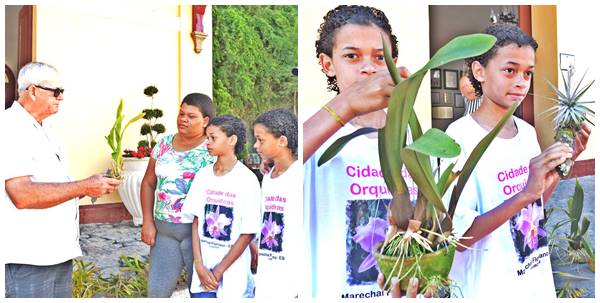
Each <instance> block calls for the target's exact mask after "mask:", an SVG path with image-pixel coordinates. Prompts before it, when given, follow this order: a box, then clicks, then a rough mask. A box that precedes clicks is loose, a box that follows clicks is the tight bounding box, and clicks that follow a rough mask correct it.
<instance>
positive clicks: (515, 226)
mask: <svg viewBox="0 0 600 303" xmlns="http://www.w3.org/2000/svg"><path fill="white" fill-rule="evenodd" d="M545 222H546V220H545V219H544V206H543V205H542V201H541V200H540V199H538V200H536V201H535V202H533V203H531V204H529V205H528V206H527V207H525V208H523V209H522V210H521V212H520V213H518V214H516V215H515V216H513V217H512V218H511V219H510V231H511V234H512V238H513V242H514V245H515V251H516V252H517V256H518V259H519V262H520V263H523V262H524V261H525V259H526V258H527V257H528V256H530V255H531V254H532V253H533V252H535V251H536V250H538V249H539V248H540V247H544V246H548V237H547V234H546V231H545V229H544V225H545Z"/></svg>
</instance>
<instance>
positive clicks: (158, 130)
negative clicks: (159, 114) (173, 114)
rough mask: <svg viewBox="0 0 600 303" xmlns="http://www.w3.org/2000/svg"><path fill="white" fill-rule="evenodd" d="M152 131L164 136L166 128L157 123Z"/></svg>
mask: <svg viewBox="0 0 600 303" xmlns="http://www.w3.org/2000/svg"><path fill="white" fill-rule="evenodd" d="M152 130H153V131H155V132H156V133H157V134H162V133H164V132H165V126H164V125H162V124H160V123H156V124H154V125H152Z"/></svg>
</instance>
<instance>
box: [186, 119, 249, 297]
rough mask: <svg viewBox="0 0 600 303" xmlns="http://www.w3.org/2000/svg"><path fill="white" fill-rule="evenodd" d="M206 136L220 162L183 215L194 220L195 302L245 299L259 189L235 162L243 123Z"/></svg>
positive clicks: (203, 177)
mask: <svg viewBox="0 0 600 303" xmlns="http://www.w3.org/2000/svg"><path fill="white" fill-rule="evenodd" d="M206 133H207V136H208V151H209V153H210V154H211V155H213V156H216V157H217V161H216V162H215V163H214V164H212V165H208V166H206V167H205V168H203V169H201V170H200V171H198V174H197V176H196V179H195V180H194V182H193V183H192V185H191V187H190V190H189V192H188V196H187V202H186V204H185V205H184V206H183V210H182V212H184V213H188V214H193V215H194V216H195V218H194V222H193V224H192V239H193V240H192V247H193V254H194V269H195V271H194V272H195V274H194V275H193V278H192V284H191V288H190V292H191V297H192V298H242V297H243V295H244V292H245V291H246V289H247V286H248V277H249V276H250V249H249V248H248V244H249V243H250V242H251V241H252V239H253V238H254V235H255V234H257V233H258V231H259V230H260V185H259V183H258V179H257V178H256V176H255V175H254V173H253V172H252V171H251V170H249V169H248V168H246V166H244V164H242V163H241V162H240V161H238V160H237V157H236V155H239V153H240V152H241V151H242V150H243V147H244V144H245V143H246V128H245V127H244V124H243V123H242V121H241V120H240V119H238V118H235V117H233V116H230V115H224V116H219V117H216V118H214V119H211V120H210V123H209V125H208V127H207V130H206Z"/></svg>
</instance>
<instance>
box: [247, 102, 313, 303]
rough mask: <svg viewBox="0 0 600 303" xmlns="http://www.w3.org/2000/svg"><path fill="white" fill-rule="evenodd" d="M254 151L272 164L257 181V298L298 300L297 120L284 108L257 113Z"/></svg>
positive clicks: (300, 207)
mask: <svg viewBox="0 0 600 303" xmlns="http://www.w3.org/2000/svg"><path fill="white" fill-rule="evenodd" d="M254 136H255V137H256V143H255V144H254V148H256V151H257V152H258V153H259V154H260V156H261V158H262V159H263V161H264V160H266V161H270V162H272V163H273V164H274V166H273V168H272V169H271V170H270V171H269V173H268V174H265V176H264V177H263V180H262V201H261V202H262V206H261V210H262V228H261V233H260V236H259V241H258V251H259V258H258V268H257V274H256V297H257V298H282V299H290V298H294V297H297V296H298V292H299V290H300V288H301V283H304V282H305V280H304V278H303V277H302V276H301V274H300V273H301V272H302V267H303V266H302V265H301V264H303V260H302V259H301V258H300V256H301V251H302V249H303V245H302V240H303V239H304V237H303V234H302V213H303V212H302V202H301V200H300V184H301V183H300V181H301V180H302V171H301V167H300V164H299V162H298V161H296V160H297V150H298V119H297V118H296V116H295V115H294V113H292V112H290V111H289V110H285V109H275V110H272V111H269V112H266V113H264V114H262V115H260V116H259V117H258V118H257V119H256V121H255V122H254Z"/></svg>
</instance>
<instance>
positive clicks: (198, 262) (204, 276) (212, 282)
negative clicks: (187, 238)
mask: <svg viewBox="0 0 600 303" xmlns="http://www.w3.org/2000/svg"><path fill="white" fill-rule="evenodd" d="M192 252H193V254H194V268H195V269H196V273H197V275H198V278H200V283H202V286H203V287H204V289H206V290H207V291H213V290H215V289H217V287H219V282H217V280H216V279H215V276H214V275H213V273H212V272H211V271H210V270H208V268H206V266H204V263H203V262H202V249H201V247H200V235H199V234H198V217H194V222H193V223H192Z"/></svg>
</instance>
